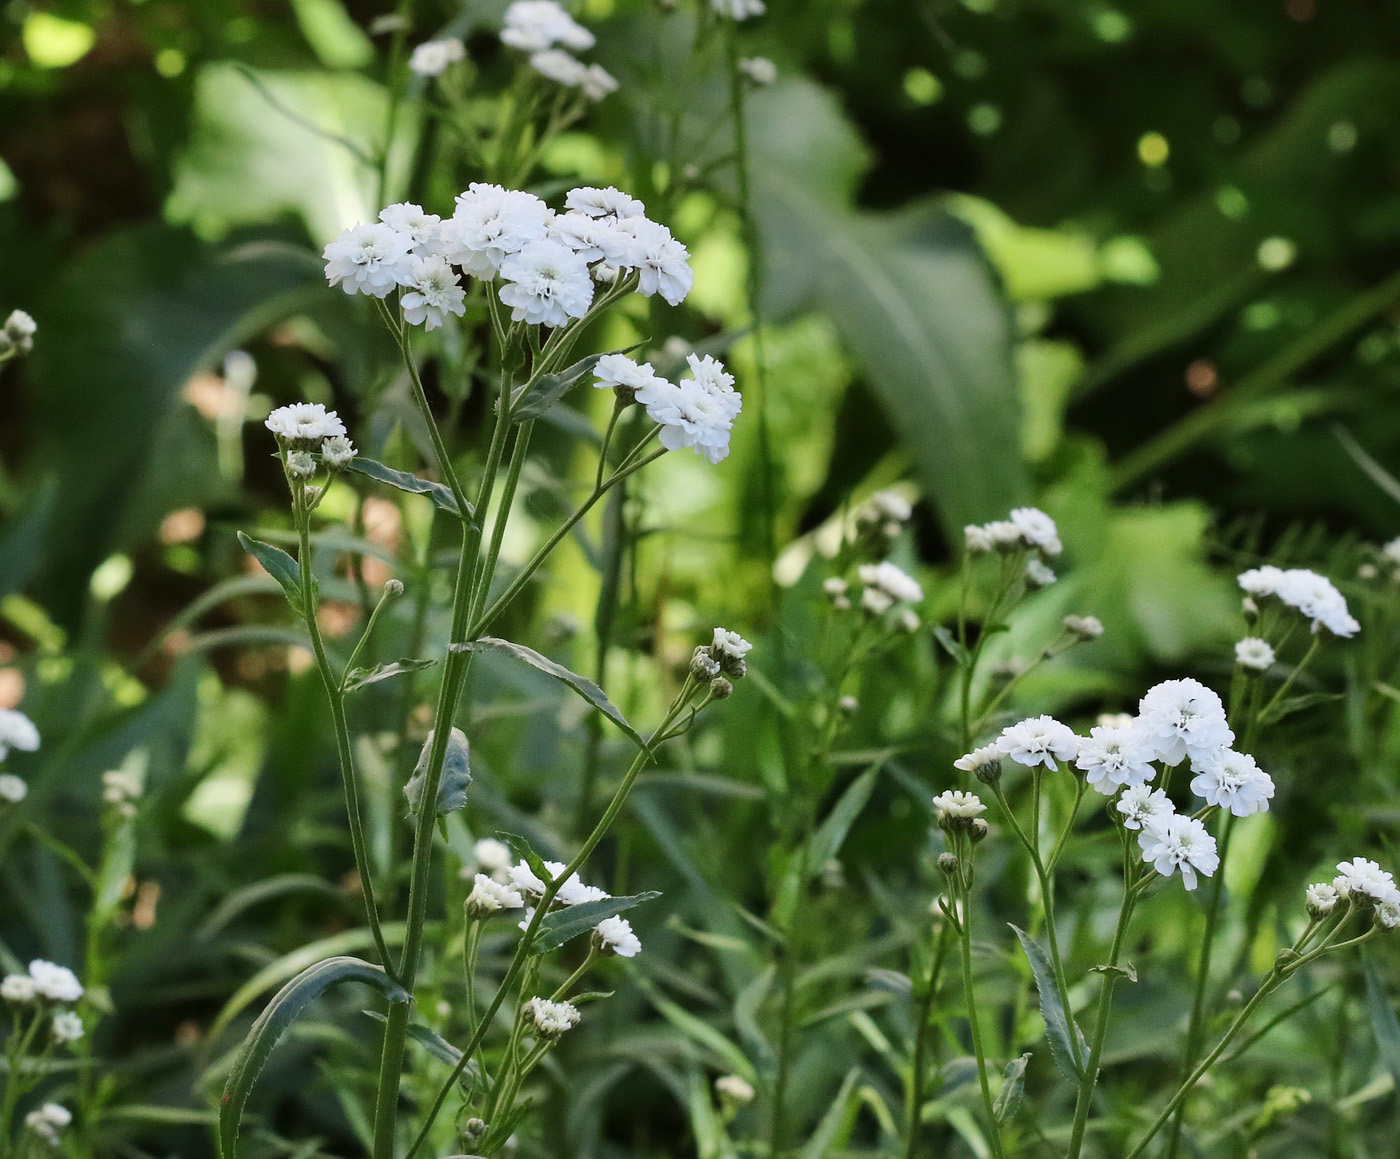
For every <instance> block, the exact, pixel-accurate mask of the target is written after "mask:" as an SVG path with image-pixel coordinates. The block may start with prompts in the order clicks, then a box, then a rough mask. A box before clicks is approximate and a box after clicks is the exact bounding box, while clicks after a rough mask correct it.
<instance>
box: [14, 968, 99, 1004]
mask: <svg viewBox="0 0 1400 1159" xmlns="http://www.w3.org/2000/svg"><path fill="white" fill-rule="evenodd" d="M82 996H83V985H82V983H81V982H79V981H78V976H77V975H76V974H74V973H73V971H72V970H70V969H68V967H67V966H58V965H55V964H54V963H53V962H46V961H45V960H44V959H43V958H36V959H35V960H34V961H32V962H30V963H29V972H28V973H26V974H6V975H5V977H4V979H3V980H0V998H3V999H4V1000H5V1001H6V1002H8V1003H10V1004H11V1005H14V1006H25V1005H28V1004H29V1003H31V1002H52V1003H54V1004H56V1005H63V1004H67V1003H73V1002H76V1001H78V999H80V998H81V997H82Z"/></svg>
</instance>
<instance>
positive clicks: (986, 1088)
mask: <svg viewBox="0 0 1400 1159" xmlns="http://www.w3.org/2000/svg"><path fill="white" fill-rule="evenodd" d="M960 852H961V853H962V855H963V857H967V856H970V850H967V849H964V850H962V851H960ZM961 859H962V858H960V859H959V860H961ZM963 872H964V871H963V870H961V869H960V870H959V879H960V888H959V891H958V892H959V893H960V894H961V900H962V907H963V911H962V922H961V925H960V928H959V930H958V949H959V954H960V957H961V961H962V982H963V991H964V1000H965V1001H966V1002H967V1022H968V1027H969V1028H970V1030H971V1034H972V1053H973V1055H974V1056H975V1057H976V1059H977V1085H978V1086H979V1087H980V1088H981V1091H982V1108H983V1110H984V1111H986V1113H987V1137H988V1138H989V1139H990V1140H991V1143H992V1155H993V1156H994V1157H995V1159H1002V1156H1003V1155H1004V1154H1005V1152H1004V1150H1003V1148H1002V1143H1001V1124H1000V1123H998V1122H997V1114H996V1104H995V1103H994V1102H993V1101H992V1085H991V1080H990V1079H989V1078H988V1077H987V1054H986V1051H985V1050H984V1049H983V1046H982V1024H981V1019H980V1018H979V1017H978V1015H977V997H976V993H977V990H976V986H975V984H974V980H973V976H972V899H971V896H970V895H971V891H970V890H969V888H968V882H967V880H966V878H965V877H963Z"/></svg>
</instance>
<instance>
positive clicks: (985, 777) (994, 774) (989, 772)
mask: <svg viewBox="0 0 1400 1159" xmlns="http://www.w3.org/2000/svg"><path fill="white" fill-rule="evenodd" d="M972 775H973V776H974V777H976V778H977V779H978V780H979V781H981V782H982V783H983V784H984V785H995V784H996V783H997V782H998V781H1000V780H1001V761H986V762H984V763H982V764H980V765H978V766H977V768H976V769H974V770H973V773H972Z"/></svg>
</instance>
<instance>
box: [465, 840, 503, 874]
mask: <svg viewBox="0 0 1400 1159" xmlns="http://www.w3.org/2000/svg"><path fill="white" fill-rule="evenodd" d="M472 856H473V857H475V858H476V864H477V868H478V869H482V870H484V871H485V872H487V873H489V874H491V876H492V877H495V876H496V875H497V874H503V873H505V871H506V870H508V869H509V868H510V846H509V845H507V844H506V843H505V842H504V841H498V840H497V839H496V838H494V837H483V838H482V839H481V840H480V841H478V842H477V843H476V844H475V845H473V846H472Z"/></svg>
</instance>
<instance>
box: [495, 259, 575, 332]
mask: <svg viewBox="0 0 1400 1159" xmlns="http://www.w3.org/2000/svg"><path fill="white" fill-rule="evenodd" d="M501 277H502V278H503V279H505V283H506V284H505V285H503V286H502V287H501V290H500V295H501V301H502V302H504V303H505V304H506V305H507V306H509V307H510V308H511V318H513V319H514V320H515V321H517V322H527V323H529V324H530V325H532V326H564V325H567V324H568V322H569V319H571V318H582V317H583V316H584V315H585V314H587V313H588V307H589V306H590V305H592V303H593V280H592V279H591V278H590V277H589V276H588V263H587V262H585V261H584V260H583V258H581V257H579V255H578V254H576V253H574V251H573V250H571V249H569V247H568V246H565V245H561V244H560V243H559V242H557V241H550V240H548V239H542V240H540V241H532V242H530V243H529V244H528V245H526V246H524V247H523V248H522V249H521V250H520V251H519V252H518V253H513V254H510V255H509V256H508V257H506V259H505V260H504V261H503V262H502V263H501Z"/></svg>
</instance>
